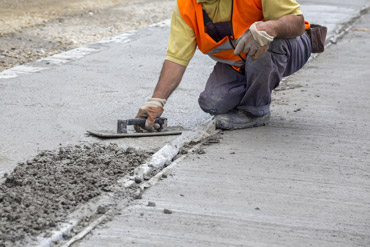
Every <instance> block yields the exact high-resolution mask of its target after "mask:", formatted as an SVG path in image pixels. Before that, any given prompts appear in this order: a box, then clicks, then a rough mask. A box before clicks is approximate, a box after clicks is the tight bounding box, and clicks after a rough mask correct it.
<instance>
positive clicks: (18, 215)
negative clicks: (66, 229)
mask: <svg viewBox="0 0 370 247" xmlns="http://www.w3.org/2000/svg"><path fill="white" fill-rule="evenodd" d="M148 158H149V154H147V153H145V152H143V151H137V150H133V149H130V150H123V149H121V148H119V147H118V145H116V144H109V145H107V146H105V145H102V144H89V145H82V146H68V147H62V146H61V147H60V148H59V149H58V150H57V151H43V152H41V153H39V154H38V155H37V156H36V157H35V158H33V159H32V160H28V161H26V162H24V163H19V164H18V165H17V167H16V168H15V169H14V171H13V172H12V173H11V174H9V175H7V176H6V179H5V181H4V183H2V184H1V185H0V246H15V245H20V244H19V241H20V240H22V239H24V238H25V237H27V236H35V235H38V234H40V233H41V232H43V231H45V230H47V229H49V228H50V227H55V226H56V225H57V223H58V222H61V221H62V220H63V219H64V218H65V217H66V216H67V215H68V214H69V213H71V212H72V211H73V210H75V209H76V207H77V206H78V205H80V204H82V203H85V202H86V201H88V200H90V199H91V198H94V197H96V196H98V195H100V194H101V193H102V192H104V191H106V190H109V187H110V186H111V185H113V184H114V183H115V182H116V181H117V180H118V179H119V178H120V177H122V176H125V175H126V174H128V173H129V172H131V171H133V170H134V169H135V168H136V167H137V166H139V165H140V164H142V163H144V162H145V160H146V159H148ZM98 211H99V210H98ZM100 211H102V210H100ZM9 242H10V244H11V245H8V244H7V243H9Z"/></svg>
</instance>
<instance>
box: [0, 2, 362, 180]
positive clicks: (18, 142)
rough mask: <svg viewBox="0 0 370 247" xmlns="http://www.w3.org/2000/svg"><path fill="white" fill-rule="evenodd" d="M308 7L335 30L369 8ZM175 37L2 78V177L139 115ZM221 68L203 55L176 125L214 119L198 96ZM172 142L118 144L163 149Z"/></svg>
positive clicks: (125, 43) (158, 32) (67, 57)
mask: <svg viewBox="0 0 370 247" xmlns="http://www.w3.org/2000/svg"><path fill="white" fill-rule="evenodd" d="M301 2H302V6H303V7H302V8H303V10H304V12H305V15H306V18H307V19H308V20H310V21H313V22H320V23H322V24H325V25H328V26H329V27H332V28H330V29H329V31H330V32H331V33H332V32H333V30H335V27H336V26H337V25H339V24H340V23H342V22H344V21H346V20H348V19H349V18H350V17H351V16H352V15H353V14H354V13H355V12H356V11H357V12H358V11H359V9H360V8H361V6H363V5H364V4H365V3H367V1H366V0H354V1H351V2H348V3H341V4H338V3H337V2H335V1H317V0H316V1H315V0H305V1H301ZM168 32H169V24H168V22H167V23H165V24H162V25H154V26H152V27H148V28H144V29H141V30H140V31H139V32H131V33H128V34H124V35H121V36H119V37H116V38H114V39H113V40H112V42H105V41H104V42H100V43H97V44H92V45H90V46H88V47H83V48H80V49H77V50H72V51H70V52H67V53H63V54H58V55H56V56H53V57H51V58H47V59H42V60H40V61H37V62H35V63H31V64H27V65H23V66H18V67H15V68H13V69H10V70H7V71H4V72H2V73H0V89H1V91H0V118H1V121H0V130H1V131H0V177H1V176H2V174H3V173H5V172H10V171H11V170H12V169H13V168H14V167H15V165H16V163H17V162H20V161H25V160H26V159H27V158H30V157H32V156H33V155H35V154H36V153H37V152H38V151H39V150H44V149H55V148H57V147H58V145H59V144H62V145H67V144H76V143H81V142H94V141H97V140H96V139H92V138H87V137H86V136H85V131H86V130H88V129H111V130H114V128H115V125H116V120H117V119H119V118H123V119H125V118H132V117H133V116H135V114H136V111H137V109H138V108H139V107H140V106H141V105H142V104H143V102H144V101H145V100H146V99H147V98H149V97H150V96H151V93H152V90H153V88H154V86H155V84H156V82H157V79H158V75H159V71H160V68H161V64H162V62H163V59H164V56H165V51H166V47H167V39H168ZM213 64H214V62H213V61H211V60H210V59H209V58H208V57H206V56H202V55H200V54H199V53H197V54H196V55H195V58H194V59H193V61H192V62H191V64H190V65H189V67H188V71H187V73H186V74H185V77H184V79H183V82H182V84H181V85H180V87H179V88H178V90H177V91H176V92H175V93H174V94H173V96H172V97H171V98H170V99H169V101H168V103H167V105H166V112H165V114H164V115H165V116H167V117H169V123H170V125H173V126H175V125H182V126H184V127H185V128H194V127H195V126H197V125H199V124H200V123H202V122H204V121H205V120H206V119H208V117H209V116H208V115H207V114H204V113H203V112H202V111H201V110H200V109H199V107H198V104H197V98H198V94H199V93H200V92H201V91H202V89H203V87H204V84H205V81H206V80H207V77H208V75H209V73H210V71H211V70H212V67H213ZM172 139H173V138H172V137H166V138H155V139H153V138H150V139H149V140H148V139H147V138H146V139H129V140H128V139H125V140H119V141H115V142H117V143H119V144H120V145H122V146H123V147H127V146H134V147H141V148H146V149H151V150H155V149H158V148H160V147H162V146H163V145H164V143H166V142H168V141H170V140H172Z"/></svg>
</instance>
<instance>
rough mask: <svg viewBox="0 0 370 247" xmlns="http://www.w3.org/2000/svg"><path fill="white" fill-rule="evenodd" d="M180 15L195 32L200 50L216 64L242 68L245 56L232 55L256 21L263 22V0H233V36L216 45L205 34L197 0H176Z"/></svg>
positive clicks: (242, 54) (201, 10) (201, 9)
mask: <svg viewBox="0 0 370 247" xmlns="http://www.w3.org/2000/svg"><path fill="white" fill-rule="evenodd" d="M177 4H178V6H179V10H180V14H181V16H182V18H183V19H184V21H185V22H186V23H187V24H188V25H189V26H190V27H191V28H192V29H193V30H194V32H195V35H196V39H197V44H198V48H199V50H200V51H201V52H202V53H204V54H207V55H209V56H210V57H211V58H213V59H214V60H216V61H218V62H222V63H226V64H230V65H232V66H235V67H241V66H243V65H244V63H245V62H244V61H243V60H245V57H246V55H245V53H240V56H235V55H234V47H235V45H236V40H237V39H238V38H239V37H240V36H241V35H242V34H243V33H244V32H245V31H246V30H247V29H248V28H249V27H250V26H251V25H252V24H253V23H254V22H256V21H264V18H263V12H262V0H233V6H232V17H231V22H232V35H231V36H229V37H228V36H226V37H224V38H223V39H221V40H220V41H219V42H216V41H215V40H213V39H212V38H211V36H209V35H208V34H207V33H206V30H205V27H204V19H203V7H202V4H201V3H197V0H177Z"/></svg>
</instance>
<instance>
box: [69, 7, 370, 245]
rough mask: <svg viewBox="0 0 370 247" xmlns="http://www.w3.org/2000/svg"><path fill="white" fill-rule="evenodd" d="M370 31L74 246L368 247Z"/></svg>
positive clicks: (354, 35) (361, 26) (361, 27)
mask: <svg viewBox="0 0 370 247" xmlns="http://www.w3.org/2000/svg"><path fill="white" fill-rule="evenodd" d="M369 23H370V14H367V15H366V16H364V17H363V18H362V20H361V22H360V23H358V24H356V25H355V27H354V28H352V29H351V30H350V32H349V33H348V34H347V35H346V36H345V37H344V39H343V40H340V41H339V42H338V44H337V45H335V46H331V47H330V48H329V49H328V50H327V51H326V52H325V53H324V54H322V55H320V56H319V57H318V58H317V59H316V60H314V61H312V62H311V63H310V64H309V65H308V66H306V67H305V69H303V70H302V71H300V72H298V73H297V74H295V75H293V76H292V77H290V78H289V80H288V81H286V82H285V83H284V84H283V85H281V86H282V87H281V88H280V90H279V91H276V92H275V94H274V103H273V104H274V107H273V112H272V119H271V124H270V125H268V126H266V127H259V128H253V129H246V130H239V131H230V132H224V135H223V140H222V141H221V142H220V143H219V144H214V145H210V146H206V147H204V150H205V152H206V153H205V154H203V155H200V156H199V155H189V157H188V158H186V159H185V160H184V161H183V162H181V163H180V164H179V165H178V166H177V167H176V168H175V169H174V170H173V172H172V175H169V176H168V177H167V179H165V180H162V181H161V182H160V183H159V184H157V185H156V186H155V187H152V188H151V189H150V190H149V191H148V192H147V193H144V195H143V199H142V200H140V201H136V203H135V204H134V205H132V206H130V207H129V208H128V209H126V210H123V211H122V214H121V215H118V216H116V218H115V219H114V220H113V221H112V222H109V223H107V224H106V225H105V226H104V227H102V228H100V229H96V230H95V231H94V232H93V233H92V234H91V235H90V236H89V237H87V238H86V239H85V240H84V241H83V242H81V243H79V244H77V245H76V246H79V247H93V246H102V245H104V246H110V247H114V246H148V245H150V246H253V247H255V246H285V247H286V246H292V247H293V246H294V247H296V246H326V247H327V246H333V247H334V246H335V247H338V246H343V247H348V246H351V247H353V246H363V247H365V246H370V214H369V212H370V167H369V162H370V132H369V129H370V115H369V111H370V109H369V105H370V98H369V94H370V90H369V77H370V70H369V69H368V67H369V64H370V57H369V56H368V54H369V53H370V47H369V45H368V42H367V41H368V40H369V39H370V32H369V30H370V26H369ZM148 201H150V202H154V203H155V205H156V206H155V207H148V206H147V203H148ZM165 209H168V210H171V211H172V214H164V210H165Z"/></svg>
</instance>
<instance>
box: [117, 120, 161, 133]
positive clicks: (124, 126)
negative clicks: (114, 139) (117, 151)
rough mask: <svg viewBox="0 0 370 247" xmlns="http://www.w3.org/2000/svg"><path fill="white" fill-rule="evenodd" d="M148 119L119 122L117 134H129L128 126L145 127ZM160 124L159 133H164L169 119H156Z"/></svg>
mask: <svg viewBox="0 0 370 247" xmlns="http://www.w3.org/2000/svg"><path fill="white" fill-rule="evenodd" d="M145 121H146V118H132V119H127V120H118V123H117V133H127V126H128V125H138V126H142V127H144V126H145ZM154 123H157V124H159V126H160V127H159V129H157V131H162V130H163V129H165V128H166V127H167V118H162V117H159V118H156V119H155V122H154Z"/></svg>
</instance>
